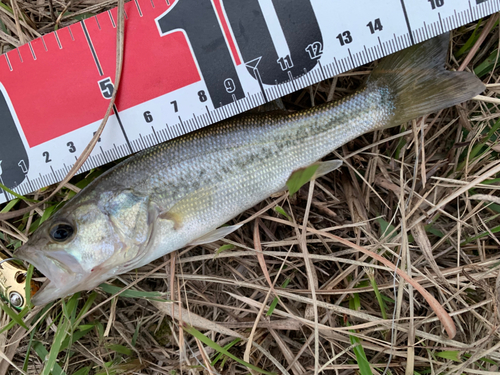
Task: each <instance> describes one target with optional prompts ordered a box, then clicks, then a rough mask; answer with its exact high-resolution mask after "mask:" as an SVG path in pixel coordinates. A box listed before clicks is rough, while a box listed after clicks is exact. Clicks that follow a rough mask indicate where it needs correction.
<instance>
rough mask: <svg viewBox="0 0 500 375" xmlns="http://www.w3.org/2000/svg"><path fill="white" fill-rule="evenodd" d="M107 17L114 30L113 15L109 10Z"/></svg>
mask: <svg viewBox="0 0 500 375" xmlns="http://www.w3.org/2000/svg"><path fill="white" fill-rule="evenodd" d="M108 16H109V20H110V21H111V25H112V26H113V28H114V29H116V23H115V20H114V19H113V13H111V11H110V10H108Z"/></svg>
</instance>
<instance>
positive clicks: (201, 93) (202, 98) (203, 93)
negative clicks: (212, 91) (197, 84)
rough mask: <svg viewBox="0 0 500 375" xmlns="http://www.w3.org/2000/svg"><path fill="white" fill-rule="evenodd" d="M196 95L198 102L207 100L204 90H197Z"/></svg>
mask: <svg viewBox="0 0 500 375" xmlns="http://www.w3.org/2000/svg"><path fill="white" fill-rule="evenodd" d="M198 97H199V98H200V102H206V101H207V94H205V91H203V90H200V91H198Z"/></svg>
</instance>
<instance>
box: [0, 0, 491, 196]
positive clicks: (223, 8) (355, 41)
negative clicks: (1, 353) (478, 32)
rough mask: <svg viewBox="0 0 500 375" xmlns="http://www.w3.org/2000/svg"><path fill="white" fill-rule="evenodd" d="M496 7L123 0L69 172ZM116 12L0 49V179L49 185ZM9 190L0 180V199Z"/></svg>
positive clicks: (414, 0) (74, 132) (75, 131)
mask: <svg viewBox="0 0 500 375" xmlns="http://www.w3.org/2000/svg"><path fill="white" fill-rule="evenodd" d="M499 10H500V0H378V1H374V0H351V1H331V0H300V1H298V0H295V1H286V0H226V1H223V0H176V1H172V0H134V1H130V2H129V3H127V4H125V52H124V67H123V75H122V81H121V85H120V92H119V93H118V95H117V99H116V103H115V106H114V114H113V115H112V116H111V117H110V119H109V121H108V124H107V125H106V128H105V129H104V132H103V134H102V136H101V138H100V140H99V142H98V143H97V146H96V147H95V149H94V151H93V152H92V154H91V155H90V157H89V158H88V160H87V161H86V162H85V164H84V165H83V167H82V168H81V170H80V172H83V171H86V170H89V169H91V168H96V167H98V166H100V165H102V164H105V163H108V162H110V161H113V160H116V159H118V158H121V157H124V156H127V155H129V154H131V153H134V152H137V151H140V150H142V149H145V148H147V147H150V146H153V145H156V144H158V143H160V142H164V141H167V140H169V139H172V138H175V137H178V136H180V135H183V134H185V133H187V132H190V131H194V130H197V129H200V128H202V127H204V126H207V125H209V124H212V123H215V122H217V121H220V120H223V119H225V118H228V117H230V116H234V115H236V114H238V113H241V112H243V111H246V110H248V109H251V108H253V107H256V106H258V105H261V104H263V103H265V102H268V101H271V100H274V99H277V98H279V97H281V96H283V95H286V94H288V93H291V92H293V91H296V90H298V89H301V88H303V87H306V86H309V85H312V84H314V83H317V82H319V81H322V80H324V79H327V78H330V77H333V76H335V75H338V74H340V73H343V72H345V71H348V70H350V69H353V68H355V67H358V66H360V65H363V64H367V63H369V62H371V61H373V60H376V59H379V58H381V57H383V56H386V55H388V54H390V53H393V52H396V51H398V50H401V49H403V48H406V47H409V46H411V45H412V44H415V43H419V42H422V41H424V40H426V39H429V38H432V37H434V36H436V35H439V34H441V33H444V32H446V31H449V30H452V29H455V28H457V27H459V26H462V25H464V24H466V23H469V22H472V21H474V20H476V19H479V18H481V17H485V16H487V15H489V14H492V13H494V12H497V11H499ZM116 22H117V10H116V8H115V9H113V10H110V11H108V12H104V13H101V14H98V15H97V16H95V17H92V18H89V19H87V20H84V21H82V22H79V23H76V24H73V25H71V26H69V27H66V28H63V29H60V30H57V31H55V32H53V33H50V34H47V35H44V36H43V37H41V38H38V39H35V40H33V41H32V42H30V43H28V44H25V45H23V46H21V47H19V48H17V49H14V50H12V51H10V52H7V53H6V54H4V55H2V56H0V182H1V183H2V184H4V185H5V186H7V187H8V188H10V189H13V190H14V191H16V192H17V193H20V194H27V193H30V192H33V191H35V190H37V189H39V188H42V187H44V186H47V185H50V184H54V183H56V182H59V181H61V180H62V179H63V178H64V176H65V175H66V173H67V172H68V171H69V170H70V168H71V166H72V165H73V164H74V162H75V160H76V159H77V158H78V156H79V155H80V153H81V152H82V151H83V149H84V148H85V146H86V145H87V144H88V142H89V141H90V139H91V138H92V136H93V134H94V132H95V131H96V130H97V128H98V126H99V124H100V123H101V120H102V117H103V115H104V113H105V112H106V108H107V107H108V103H109V102H108V101H109V99H110V98H111V96H112V94H113V90H114V86H113V82H114V80H115V77H114V72H115V61H116V36H115V35H116ZM12 198H13V196H12V195H11V194H9V193H8V192H6V191H4V190H2V189H0V203H1V202H5V201H7V200H9V199H12Z"/></svg>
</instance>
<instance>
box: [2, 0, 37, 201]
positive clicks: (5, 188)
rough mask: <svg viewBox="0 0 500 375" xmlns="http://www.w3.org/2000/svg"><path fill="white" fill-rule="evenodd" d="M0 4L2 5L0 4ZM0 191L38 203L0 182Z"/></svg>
mask: <svg viewBox="0 0 500 375" xmlns="http://www.w3.org/2000/svg"><path fill="white" fill-rule="evenodd" d="M0 4H1V5H3V4H2V3H0ZM0 189H3V190H5V191H6V192H7V193H9V194H12V195H13V196H14V197H16V198H18V199H21V200H23V201H27V202H31V203H38V201H37V200H34V199H30V198H26V197H24V196H22V195H21V194H17V193H16V192H15V191H13V190H11V189H9V188H8V187H7V186H5V185H4V184H2V183H1V182H0Z"/></svg>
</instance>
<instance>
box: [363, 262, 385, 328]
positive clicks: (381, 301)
mask: <svg viewBox="0 0 500 375" xmlns="http://www.w3.org/2000/svg"><path fill="white" fill-rule="evenodd" d="M366 274H367V275H368V279H370V284H371V286H372V288H373V292H374V293H375V298H377V302H378V305H379V306H380V312H381V313H382V318H384V319H387V312H386V308H387V307H386V306H385V302H384V299H383V298H382V294H381V293H380V290H379V289H378V285H377V282H376V281H375V275H374V272H373V269H371V268H367V269H366Z"/></svg>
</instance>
